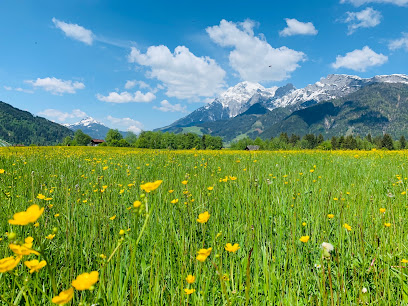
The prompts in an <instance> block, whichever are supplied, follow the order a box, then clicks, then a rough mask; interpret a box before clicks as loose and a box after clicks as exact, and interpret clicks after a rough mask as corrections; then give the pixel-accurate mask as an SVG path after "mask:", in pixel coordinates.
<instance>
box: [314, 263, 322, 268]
mask: <svg viewBox="0 0 408 306" xmlns="http://www.w3.org/2000/svg"><path fill="white" fill-rule="evenodd" d="M314 266H315V268H316V269H320V268H321V267H322V266H321V265H319V264H315V265H314Z"/></svg>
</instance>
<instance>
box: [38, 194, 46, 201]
mask: <svg viewBox="0 0 408 306" xmlns="http://www.w3.org/2000/svg"><path fill="white" fill-rule="evenodd" d="M37 199H40V200H44V199H45V195H43V194H41V193H39V194H38V195H37Z"/></svg>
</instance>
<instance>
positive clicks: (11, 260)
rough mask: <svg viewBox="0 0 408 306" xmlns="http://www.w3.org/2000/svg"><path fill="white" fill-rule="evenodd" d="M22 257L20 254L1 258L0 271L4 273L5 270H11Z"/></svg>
mask: <svg viewBox="0 0 408 306" xmlns="http://www.w3.org/2000/svg"><path fill="white" fill-rule="evenodd" d="M22 257H23V256H22V255H20V256H17V257H14V256H10V257H6V258H3V259H1V260H0V273H5V272H8V271H11V270H13V269H14V268H15V267H16V266H17V265H18V263H19V262H20V260H21V258H22Z"/></svg>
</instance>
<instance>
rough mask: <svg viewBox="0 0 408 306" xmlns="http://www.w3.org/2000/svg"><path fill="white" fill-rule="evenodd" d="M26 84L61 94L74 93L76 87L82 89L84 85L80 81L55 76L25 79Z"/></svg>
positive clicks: (54, 93)
mask: <svg viewBox="0 0 408 306" xmlns="http://www.w3.org/2000/svg"><path fill="white" fill-rule="evenodd" d="M25 82H26V83H27V84H31V85H32V86H33V87H34V88H42V89H44V90H45V91H49V92H51V93H52V94H53V95H62V94H64V93H71V94H73V93H76V90H78V89H84V88H85V85H84V83H81V82H73V81H71V80H66V81H64V80H61V79H57V78H54V77H52V78H50V77H47V78H44V79H40V78H37V80H35V81H33V80H27V81H25Z"/></svg>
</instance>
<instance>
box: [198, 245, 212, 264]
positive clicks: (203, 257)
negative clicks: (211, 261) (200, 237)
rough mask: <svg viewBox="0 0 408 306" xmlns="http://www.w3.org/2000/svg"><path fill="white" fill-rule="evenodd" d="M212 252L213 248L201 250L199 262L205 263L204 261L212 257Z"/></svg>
mask: <svg viewBox="0 0 408 306" xmlns="http://www.w3.org/2000/svg"><path fill="white" fill-rule="evenodd" d="M211 251H212V248H208V249H200V250H199V251H198V252H197V254H198V255H197V257H196V259H197V260H198V261H201V262H204V261H205V260H206V259H207V257H208V256H210V254H211Z"/></svg>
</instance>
